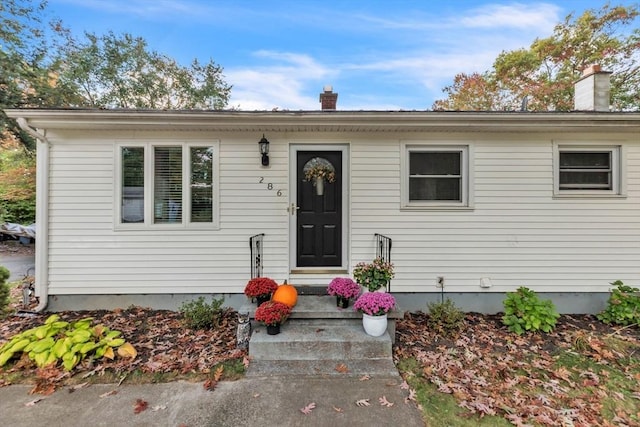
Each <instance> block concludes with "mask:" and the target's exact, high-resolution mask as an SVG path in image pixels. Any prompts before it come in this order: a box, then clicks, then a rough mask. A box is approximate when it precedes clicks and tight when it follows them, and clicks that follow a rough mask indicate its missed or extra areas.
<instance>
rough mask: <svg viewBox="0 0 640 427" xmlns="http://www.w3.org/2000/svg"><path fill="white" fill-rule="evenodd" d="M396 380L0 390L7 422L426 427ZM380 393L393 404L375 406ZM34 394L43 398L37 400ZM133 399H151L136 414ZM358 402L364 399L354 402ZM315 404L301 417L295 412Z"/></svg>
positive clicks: (53, 426)
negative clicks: (46, 391) (209, 388)
mask: <svg viewBox="0 0 640 427" xmlns="http://www.w3.org/2000/svg"><path fill="white" fill-rule="evenodd" d="M400 385H401V379H400V377H392V378H371V379H369V380H366V381H361V380H360V379H359V378H353V377H351V378H344V379H342V378H318V377H264V378H250V379H248V378H244V379H241V380H239V381H234V382H221V383H219V384H218V385H217V387H216V389H215V390H213V391H207V390H205V389H204V387H203V384H202V383H187V382H180V381H179V382H172V383H166V384H151V385H126V384H123V385H121V386H119V387H118V386H117V385H115V384H114V385H111V384H97V385H90V386H87V387H85V388H82V389H78V390H76V391H74V392H72V393H71V392H70V391H69V387H65V388H62V389H60V390H58V391H56V392H55V393H53V394H52V395H50V396H41V395H30V394H28V392H29V390H30V389H31V387H30V386H23V385H12V386H9V387H3V388H0V414H2V415H1V420H2V421H1V423H2V425H5V426H37V425H47V426H50V427H58V426H59V427H63V426H64V427H69V426H114V425H116V426H124V425H126V426H190V427H193V426H220V427H226V426H229V427H243V426H247V427H249V426H259V427H271V426H312V427H313V426H318V427H322V426H332V427H337V426H349V427H357V426H363V427H364V426H366V427H374V426H391V425H394V426H403V427H413V426H416V427H424V426H425V424H424V422H423V421H422V419H421V415H420V411H419V410H418V409H417V408H416V406H415V404H414V403H413V402H408V403H405V399H406V397H407V396H408V395H409V392H408V390H404V389H402V388H401V387H400ZM382 397H385V398H386V401H387V402H389V404H391V403H392V404H393V405H392V406H383V405H381V404H380V400H379V399H380V398H382ZM37 399H42V400H40V401H37V402H35V403H34V401H36V400H37ZM138 399H142V400H144V401H146V402H147V403H148V406H147V409H146V410H144V411H142V412H140V413H138V414H136V413H135V412H134V406H135V404H136V401H137V400H138ZM357 401H361V405H364V403H362V402H367V403H369V405H370V406H359V405H358V404H356V402H357ZM311 403H315V409H313V410H311V412H310V413H309V414H308V415H305V414H304V413H302V412H301V411H300V409H302V408H304V407H306V406H308V405H309V404H311Z"/></svg>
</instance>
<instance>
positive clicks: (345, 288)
mask: <svg viewBox="0 0 640 427" xmlns="http://www.w3.org/2000/svg"><path fill="white" fill-rule="evenodd" d="M327 293H328V294H329V295H334V296H337V297H342V298H347V299H351V298H355V297H357V296H358V295H359V294H360V285H358V284H357V283H356V282H354V281H353V280H352V279H350V278H349V277H336V278H335V279H333V280H332V281H331V283H329V287H328V288H327Z"/></svg>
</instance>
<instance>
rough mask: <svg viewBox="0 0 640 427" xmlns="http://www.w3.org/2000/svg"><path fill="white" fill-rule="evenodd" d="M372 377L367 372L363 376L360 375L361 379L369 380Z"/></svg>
mask: <svg viewBox="0 0 640 427" xmlns="http://www.w3.org/2000/svg"><path fill="white" fill-rule="evenodd" d="M370 379H371V377H370V376H369V375H367V374H364V375H363V376H361V377H360V381H368V380H370Z"/></svg>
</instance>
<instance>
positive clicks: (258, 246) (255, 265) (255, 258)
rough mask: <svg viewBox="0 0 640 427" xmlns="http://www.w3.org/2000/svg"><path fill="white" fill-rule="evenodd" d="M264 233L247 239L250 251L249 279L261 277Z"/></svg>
mask: <svg viewBox="0 0 640 427" xmlns="http://www.w3.org/2000/svg"><path fill="white" fill-rule="evenodd" d="M263 237H264V233H260V234H256V235H255V236H251V237H250V238H249V248H250V250H251V278H252V279H255V278H256V277H262V240H263Z"/></svg>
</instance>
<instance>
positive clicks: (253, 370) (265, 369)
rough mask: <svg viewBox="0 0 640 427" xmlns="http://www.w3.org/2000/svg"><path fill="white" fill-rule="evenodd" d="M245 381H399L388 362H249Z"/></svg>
mask: <svg viewBox="0 0 640 427" xmlns="http://www.w3.org/2000/svg"><path fill="white" fill-rule="evenodd" d="M245 375H246V376H247V377H268V376H297V377H306V376H309V377H318V376H320V377H341V378H342V377H358V378H361V377H362V376H363V375H368V376H370V377H371V378H393V377H399V373H398V369H397V368H396V367H395V365H394V364H393V361H392V360H391V359H390V358H385V359H366V360H251V362H250V363H249V367H248V368H247V371H246V373H245Z"/></svg>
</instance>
